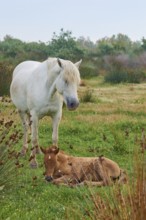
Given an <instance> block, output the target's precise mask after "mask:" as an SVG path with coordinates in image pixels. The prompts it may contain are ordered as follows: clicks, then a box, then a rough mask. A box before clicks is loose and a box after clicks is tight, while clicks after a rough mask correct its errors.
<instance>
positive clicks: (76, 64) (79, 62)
mask: <svg viewBox="0 0 146 220" xmlns="http://www.w3.org/2000/svg"><path fill="white" fill-rule="evenodd" d="M81 63H82V59H81V60H80V61H78V62H77V63H75V66H76V67H77V68H78V69H79V66H80V64H81Z"/></svg>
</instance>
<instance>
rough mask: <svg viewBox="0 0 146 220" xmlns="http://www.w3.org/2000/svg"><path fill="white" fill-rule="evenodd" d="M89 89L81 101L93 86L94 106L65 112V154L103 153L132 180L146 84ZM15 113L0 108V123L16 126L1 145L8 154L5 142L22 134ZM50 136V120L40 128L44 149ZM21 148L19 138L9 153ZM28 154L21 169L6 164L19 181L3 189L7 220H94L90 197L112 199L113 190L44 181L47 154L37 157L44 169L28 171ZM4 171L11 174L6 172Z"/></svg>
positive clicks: (145, 117)
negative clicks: (13, 135)
mask: <svg viewBox="0 0 146 220" xmlns="http://www.w3.org/2000/svg"><path fill="white" fill-rule="evenodd" d="M85 84H86V86H85V87H84V88H83V87H81V88H80V90H79V96H80V99H81V100H82V96H83V95H84V93H85V92H86V91H87V87H88V89H89V91H93V92H94V100H95V101H94V102H90V99H89V102H81V104H80V107H79V108H78V109H77V110H76V111H74V112H69V111H67V109H66V107H64V109H63V117H62V121H61V123H60V127H59V147H60V149H62V150H64V151H65V152H67V153H70V154H72V155H75V156H99V155H102V154H103V155H105V156H106V157H109V158H110V159H113V160H115V161H116V162H118V163H119V165H120V166H121V167H122V168H124V169H126V170H127V172H128V174H129V175H131V174H132V175H133V163H134V160H133V155H134V153H133V152H135V149H137V148H138V152H140V146H141V145H140V144H141V141H142V140H141V136H142V130H143V128H145V127H146V96H145V85H144V84H139V85H136V84H132V85H129V84H120V85H117V86H116V85H114V86H110V85H109V84H108V85H107V84H102V83H101V78H99V79H98V78H94V79H91V80H85ZM139 100H140V101H139ZM14 109H15V108H14V106H13V105H12V104H10V103H8V102H5V101H3V102H1V103H0V110H1V114H0V120H2V119H4V121H5V122H7V121H9V120H11V119H12V120H13V121H14V124H15V125H16V126H11V127H10V129H9V132H7V134H6V137H5V140H3V141H2V142H1V143H0V146H2V145H3V146H4V145H6V146H5V147H6V149H7V148H8V146H7V144H6V140H7V139H8V140H9V137H10V135H11V134H12V133H15V131H16V130H18V131H19V130H20V129H21V123H20V119H19V117H18V115H17V113H16V112H13V111H14ZM4 127H5V125H4V124H3V125H1V127H0V134H2V132H3V130H4ZM19 133H21V132H20V131H19ZM51 135H52V128H51V119H50V118H48V117H45V118H44V119H42V120H41V121H40V123H39V142H40V146H43V147H47V146H49V145H50V144H51ZM20 136H21V135H20ZM20 148H21V138H19V137H18V141H17V142H16V143H15V142H12V143H10V149H11V151H12V150H13V149H14V150H15V151H16V152H18V151H19V150H20ZM29 155H30V149H29V151H28V153H27V155H26V157H24V158H19V163H20V164H23V167H20V168H16V167H15V163H16V160H15V162H13V161H12V162H11V160H9V159H8V158H7V155H6V156H5V161H7V163H8V164H9V163H12V166H14V170H13V173H14V176H15V178H13V177H14V176H13V175H12V177H11V176H10V178H8V179H7V181H6V183H5V184H2V185H0V219H2V220H5V219H7V220H17V219H22V220H23V219H24V220H29V219H30V220H33V219H34V220H36V219H38V220H39V219H40V220H42V219H44V220H45V219H49V220H57V219H58V220H64V219H73V220H74V219H75V220H76V219H77V220H78V219H92V218H91V214H93V215H92V216H94V209H95V207H94V202H93V200H92V197H91V194H93V195H96V194H98V195H100V196H102V197H103V198H104V197H105V193H106V194H107V195H110V192H111V191H112V187H103V188H91V189H90V188H88V187H80V188H67V187H63V186H62V187H57V186H54V185H52V184H48V183H46V182H45V181H44V176H43V172H44V167H43V155H38V156H37V159H38V162H39V168H38V169H35V170H33V169H30V168H29V162H28V159H29ZM13 159H14V158H13ZM1 169H3V165H1ZM4 171H5V172H7V167H6V168H5V170H4ZM6 176H7V175H6ZM1 178H2V176H1ZM11 181H12V182H11ZM8 183H9V184H8ZM0 184H1V180H0ZM89 210H90V214H89ZM93 219H96V218H93Z"/></svg>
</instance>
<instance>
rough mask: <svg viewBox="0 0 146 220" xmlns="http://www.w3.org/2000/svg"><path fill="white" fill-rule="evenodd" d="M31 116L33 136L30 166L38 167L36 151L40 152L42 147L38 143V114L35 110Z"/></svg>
mask: <svg viewBox="0 0 146 220" xmlns="http://www.w3.org/2000/svg"><path fill="white" fill-rule="evenodd" d="M30 116H31V136H32V137H31V138H32V151H31V156H30V160H29V161H30V166H31V167H32V168H36V167H37V166H38V164H37V160H36V153H40V152H41V151H40V148H39V144H38V116H37V114H36V113H35V111H31V112H30Z"/></svg>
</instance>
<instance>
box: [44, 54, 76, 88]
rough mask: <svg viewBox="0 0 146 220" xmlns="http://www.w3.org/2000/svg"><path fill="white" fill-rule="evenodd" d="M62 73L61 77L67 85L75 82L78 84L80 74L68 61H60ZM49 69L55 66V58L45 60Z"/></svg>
mask: <svg viewBox="0 0 146 220" xmlns="http://www.w3.org/2000/svg"><path fill="white" fill-rule="evenodd" d="M60 61H61V63H62V65H63V69H64V71H63V72H62V77H63V78H64V80H65V81H67V82H68V83H70V82H77V84H79V83H80V73H79V71H78V68H77V67H76V66H75V65H74V64H73V63H72V62H71V61H69V60H63V59H60ZM47 62H48V66H49V68H52V67H54V66H55V63H56V62H57V58H51V57H49V58H48V59H47Z"/></svg>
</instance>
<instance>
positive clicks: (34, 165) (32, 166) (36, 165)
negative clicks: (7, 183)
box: [30, 162, 38, 169]
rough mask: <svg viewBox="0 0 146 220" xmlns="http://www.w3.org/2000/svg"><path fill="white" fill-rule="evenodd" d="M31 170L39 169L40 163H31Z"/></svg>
mask: <svg viewBox="0 0 146 220" xmlns="http://www.w3.org/2000/svg"><path fill="white" fill-rule="evenodd" d="M30 168H32V169H36V168H38V163H37V162H35V163H30Z"/></svg>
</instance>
